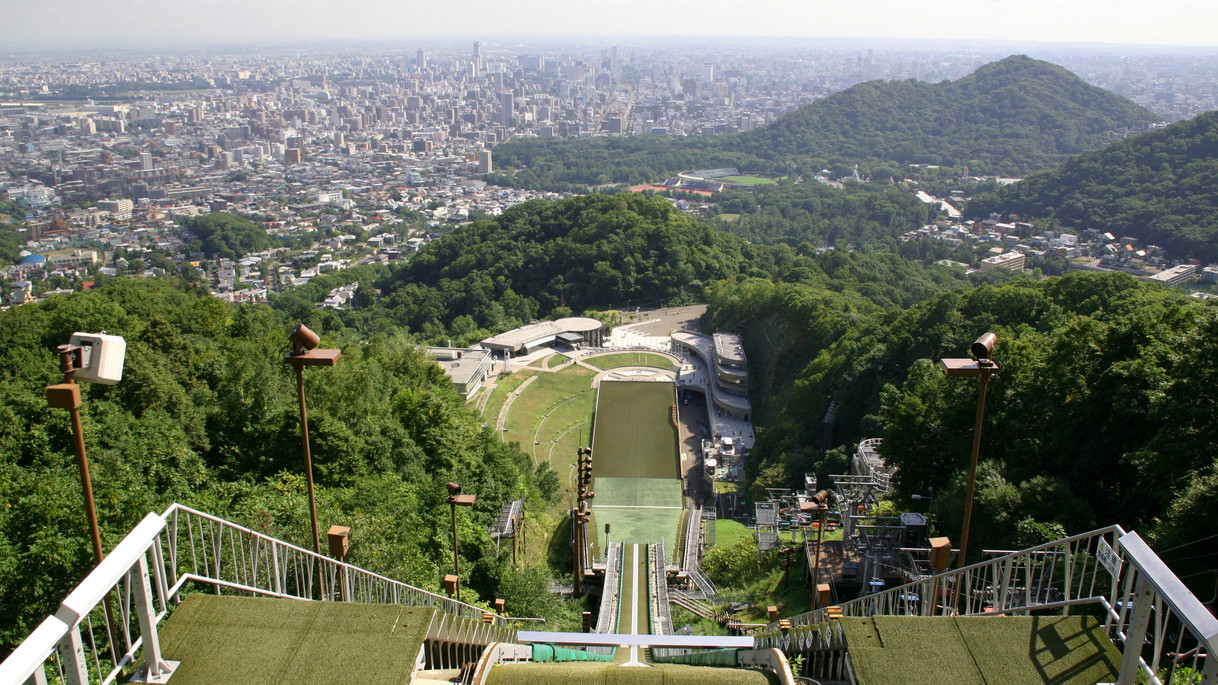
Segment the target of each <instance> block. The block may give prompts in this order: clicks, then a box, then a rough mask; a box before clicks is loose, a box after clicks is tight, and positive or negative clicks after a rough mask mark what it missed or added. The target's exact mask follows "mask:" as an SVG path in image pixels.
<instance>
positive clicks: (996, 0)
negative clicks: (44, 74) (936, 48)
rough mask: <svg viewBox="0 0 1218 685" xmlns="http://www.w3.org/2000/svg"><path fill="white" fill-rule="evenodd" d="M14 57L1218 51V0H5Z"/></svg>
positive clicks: (1, 8)
mask: <svg viewBox="0 0 1218 685" xmlns="http://www.w3.org/2000/svg"><path fill="white" fill-rule="evenodd" d="M0 12H2V14H0V17H2V19H3V21H2V23H3V25H4V27H5V28H4V32H3V35H4V38H3V39H2V40H0V51H3V50H4V46H5V45H6V44H7V45H11V46H14V47H16V46H25V45H30V44H34V43H38V44H49V45H52V46H70V45H74V44H75V45H80V46H84V45H88V46H96V45H113V46H123V45H127V46H131V47H138V46H141V45H149V44H153V45H166V44H171V45H172V44H178V45H185V44H198V43H234V42H237V43H259V42H274V43H284V42H293V41H296V40H308V41H314V40H317V39H334V40H351V39H367V40H377V41H380V40H385V39H398V38H400V39H403V40H409V39H412V38H413V39H421V38H435V39H439V38H447V37H454V38H462V39H477V38H484V39H490V38H500V37H508V36H512V35H526V36H563V37H572V38H576V37H582V36H640V37H644V36H649V35H650V36H679V35H690V36H791V37H851V38H937V39H944V40H975V39H997V40H1017V41H1018V40H1029V41H1069V42H1101V43H1141V44H1163V45H1204V46H1215V45H1218V1H1216V0H1153V1H1151V0H921V1H920V2H911V1H908V0H899V1H898V0H853V1H851V0H653V1H652V2H636V1H632V0H596V1H595V2H592V1H588V0H440V1H433V2H417V1H412V0H102V1H101V2H98V1H97V0H0Z"/></svg>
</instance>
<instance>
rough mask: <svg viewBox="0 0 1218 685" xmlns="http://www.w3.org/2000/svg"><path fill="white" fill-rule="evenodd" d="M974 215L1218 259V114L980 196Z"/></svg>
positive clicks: (972, 207)
mask: <svg viewBox="0 0 1218 685" xmlns="http://www.w3.org/2000/svg"><path fill="white" fill-rule="evenodd" d="M967 211H968V213H969V214H970V215H974V216H984V215H986V214H989V213H990V212H1014V213H1017V214H1020V215H1021V216H1024V217H1029V218H1046V219H1052V220H1054V221H1056V222H1058V223H1061V224H1063V225H1066V226H1071V227H1075V228H1079V229H1082V228H1098V229H1101V230H1104V231H1108V232H1111V233H1112V234H1113V235H1116V236H1131V237H1134V238H1139V239H1141V240H1143V241H1145V242H1148V243H1151V244H1155V245H1160V246H1162V247H1165V248H1167V249H1168V250H1169V251H1170V252H1171V253H1172V254H1174V255H1178V256H1181V257H1196V258H1198V259H1202V260H1205V261H1215V260H1218V112H1207V113H1205V114H1201V115H1198V116H1197V117H1194V118H1193V119H1190V120H1187V121H1181V122H1178V123H1175V124H1172V125H1171V126H1167V127H1165V128H1163V129H1160V130H1157V131H1152V132H1150V133H1145V134H1143V135H1140V136H1136V137H1133V138H1129V139H1127V140H1123V141H1121V142H1119V143H1114V144H1112V145H1109V146H1108V147H1106V148H1104V149H1103V150H1099V151H1096V152H1089V153H1086V154H1083V155H1080V156H1079V157H1077V158H1075V159H1072V160H1070V161H1068V162H1066V163H1065V164H1063V165H1062V166H1061V167H1059V168H1057V169H1054V170H1052V171H1045V172H1041V173H1038V174H1034V175H1032V176H1029V177H1027V178H1025V179H1024V180H1023V181H1022V182H1020V183H1015V184H1012V185H1010V186H1007V187H1004V188H1002V189H1000V190H999V192H998V193H996V194H990V195H983V196H978V197H977V198H976V199H974V201H973V202H972V203H970V204H969V206H968V208H967Z"/></svg>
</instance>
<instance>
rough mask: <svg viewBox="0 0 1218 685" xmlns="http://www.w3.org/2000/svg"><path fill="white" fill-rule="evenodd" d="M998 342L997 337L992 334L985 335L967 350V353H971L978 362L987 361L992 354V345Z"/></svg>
mask: <svg viewBox="0 0 1218 685" xmlns="http://www.w3.org/2000/svg"><path fill="white" fill-rule="evenodd" d="M997 342H998V336H996V335H994V334H993V333H985V334H983V335H982V336H981V337H980V338H977V341H976V342H974V343H973V345H972V347H970V348H969V352H972V353H973V356H974V357H976V358H977V359H978V360H979V361H980V360H985V359H989V358H990V357H991V355H993V354H994V344H995V343H997Z"/></svg>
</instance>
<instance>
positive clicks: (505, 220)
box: [351, 195, 967, 342]
mask: <svg viewBox="0 0 1218 685" xmlns="http://www.w3.org/2000/svg"><path fill="white" fill-rule="evenodd" d="M844 265H850V266H849V268H848V267H847V266H844ZM850 271H852V273H849V274H848V273H847V272H850ZM839 272H840V273H839ZM839 277H840V278H841V280H840V281H838V283H837V285H836V286H833V287H835V288H838V289H842V290H846V291H848V292H849V293H850V294H849V298H850V299H852V300H857V301H858V302H859V305H860V306H866V305H869V304H879V305H882V306H892V305H894V304H901V305H908V304H912V303H913V302H916V301H918V300H919V299H923V298H925V297H929V296H930V295H932V294H935V293H938V292H941V291H942V290H943V289H946V288H951V287H961V286H963V285H966V284H967V281H965V280H964V279H963V277H962V276H959V275H956V274H953V273H951V272H950V271H947V270H945V269H939V268H935V267H923V266H920V265H918V264H915V263H911V262H905V261H902V260H900V259H899V258H896V257H895V256H893V255H887V254H882V253H876V254H858V255H846V254H844V253H843V254H840V255H814V254H809V253H807V252H804V251H796V250H793V249H791V248H790V247H787V246H781V245H780V246H760V245H753V244H750V243H748V242H745V241H744V240H741V239H739V238H737V237H735V236H731V235H727V234H726V233H723V232H722V231H718V230H715V229H713V228H711V227H710V226H708V225H707V224H706V223H702V222H698V221H695V220H694V219H692V218H690V217H689V216H688V215H686V214H683V213H681V212H679V211H677V210H676V209H674V208H673V206H672V205H671V204H670V203H669V202H668V201H667V200H664V199H663V198H658V197H644V196H640V195H614V196H607V195H589V196H584V197H575V198H570V199H567V200H562V201H559V202H545V201H533V202H527V203H524V204H521V205H517V206H516V207H513V208H512V209H510V210H508V211H506V212H504V213H503V215H502V216H499V217H496V218H495V219H494V220H490V221H476V222H473V223H471V224H469V225H467V226H462V227H461V228H459V229H457V230H456V231H454V232H453V233H452V234H450V235H448V236H445V237H444V238H442V239H440V240H436V241H434V242H432V243H431V244H429V245H427V246H426V247H425V248H423V250H421V251H420V252H419V253H418V254H416V255H415V257H414V258H413V259H412V260H411V261H410V262H409V263H407V264H405V265H404V266H402V267H400V268H398V269H395V270H394V271H393V272H391V273H390V274H389V275H387V276H386V277H385V278H383V279H381V280H380V281H379V282H378V283H379V286H380V290H381V295H382V297H381V299H380V300H379V301H378V302H377V303H376V304H375V305H373V306H372V307H370V308H368V309H365V310H363V311H362V312H355V313H353V314H352V315H351V317H352V318H355V317H359V318H361V319H363V320H365V321H368V322H375V321H377V320H389V321H392V322H394V323H395V324H397V325H401V326H405V327H408V328H409V329H410V330H411V331H414V332H416V333H418V334H419V335H421V336H422V337H423V338H424V339H428V340H437V341H438V340H445V339H446V338H452V339H453V340H454V342H474V341H477V340H481V339H482V338H485V337H487V336H489V335H490V334H491V333H494V332H498V331H501V330H503V329H505V328H510V327H512V326H515V325H520V324H523V323H527V322H529V321H530V320H532V319H536V318H554V317H558V316H568V315H570V314H571V313H580V312H583V311H585V310H588V309H597V310H603V309H617V308H623V307H626V306H627V305H628V304H629V305H631V306H634V305H640V306H644V307H647V306H663V305H669V304H677V303H680V302H694V301H699V300H700V299H701V298H702V291H703V289H704V288H705V287H707V286H709V285H711V284H712V283H715V282H718V281H729V282H732V281H736V280H739V279H743V278H761V279H775V280H780V281H792V282H802V283H808V284H815V285H817V286H819V287H822V288H825V289H828V288H829V287H830V285H829V283H830V282H831V281H835V280H838V279H839Z"/></svg>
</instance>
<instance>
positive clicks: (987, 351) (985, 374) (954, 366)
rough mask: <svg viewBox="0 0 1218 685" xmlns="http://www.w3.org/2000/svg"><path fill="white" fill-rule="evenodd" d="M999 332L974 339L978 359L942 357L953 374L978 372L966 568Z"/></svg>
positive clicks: (963, 544)
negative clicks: (982, 428)
mask: <svg viewBox="0 0 1218 685" xmlns="http://www.w3.org/2000/svg"><path fill="white" fill-rule="evenodd" d="M997 343H998V336H996V335H994V334H993V333H985V334H984V335H982V336H981V337H980V338H977V340H976V341H975V342H973V344H972V346H971V347H970V348H969V351H970V352H972V354H973V356H974V357H976V359H941V360H940V361H939V364H940V366H941V368H942V369H943V373H944V374H946V375H947V376H949V377H952V376H975V377H976V378H977V383H978V386H977V418H976V421H975V422H974V424H973V450H972V454H971V456H970V459H969V467H968V488H967V490H966V491H965V495H964V526H963V528H962V529H961V531H960V557H959V559H958V560H957V561H958V563H957V566H959V567H961V568H963V567H964V564H965V558H966V557H967V556H968V533H969V524H970V523H971V522H972V518H973V492H974V491H975V490H976V486H977V455H978V453H979V452H980V450H981V424H982V422H983V421H984V419H985V388H986V385H988V384H989V382H990V377H991V376H996V375H998V364H996V363H995V362H994V360H993V359H992V356H993V354H994V345H995V344H997Z"/></svg>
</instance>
